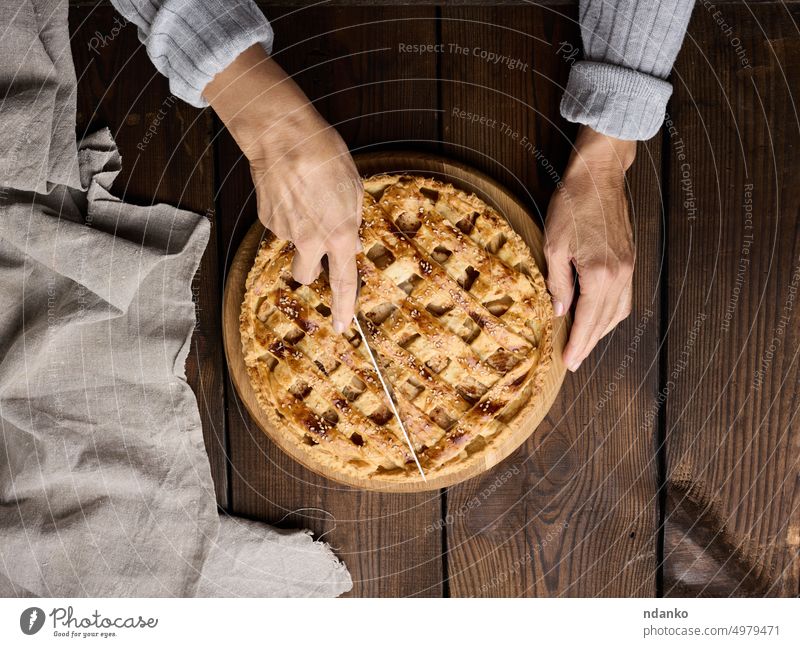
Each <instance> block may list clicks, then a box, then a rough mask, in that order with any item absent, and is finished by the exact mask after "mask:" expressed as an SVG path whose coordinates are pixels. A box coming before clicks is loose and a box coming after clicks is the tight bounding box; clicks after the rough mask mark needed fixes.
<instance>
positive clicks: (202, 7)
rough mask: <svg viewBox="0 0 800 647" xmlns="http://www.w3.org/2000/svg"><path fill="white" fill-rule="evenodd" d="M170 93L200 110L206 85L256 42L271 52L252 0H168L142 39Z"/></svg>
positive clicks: (265, 23) (268, 30) (268, 36)
mask: <svg viewBox="0 0 800 647" xmlns="http://www.w3.org/2000/svg"><path fill="white" fill-rule="evenodd" d="M145 42H146V44H147V53H148V54H149V56H150V58H151V60H152V61H153V63H154V64H155V66H156V67H157V68H158V70H159V71H160V72H161V73H162V74H164V75H165V76H167V77H169V88H170V91H171V92H172V93H173V94H174V95H175V96H177V97H179V98H180V99H183V100H184V101H186V102H187V103H189V104H191V105H193V106H196V107H198V108H203V107H205V106H207V105H208V102H207V101H206V100H205V99H204V98H203V90H204V89H205V87H206V85H208V83H209V82H210V81H211V79H213V78H214V76H216V75H217V74H218V73H219V72H221V71H222V70H224V69H225V68H226V67H228V65H230V64H231V63H232V62H233V60H234V59H235V58H236V57H237V56H239V54H241V53H242V52H243V51H244V50H246V49H247V48H248V47H250V46H252V45H255V44H256V43H260V44H261V46H262V47H263V48H264V50H265V51H266V52H267V54H270V53H272V42H273V33H272V27H270V24H269V22H268V21H267V19H266V18H265V17H264V14H263V13H261V11H260V10H259V8H258V7H257V6H256V4H255V3H254V2H252V0H240V1H239V2H236V3H226V2H225V1H224V0H189V1H187V0H167V1H166V2H164V4H163V5H162V7H161V9H160V10H159V11H158V13H157V14H156V17H155V20H154V21H153V24H152V25H151V29H150V33H149V35H148V36H147V38H146V40H145Z"/></svg>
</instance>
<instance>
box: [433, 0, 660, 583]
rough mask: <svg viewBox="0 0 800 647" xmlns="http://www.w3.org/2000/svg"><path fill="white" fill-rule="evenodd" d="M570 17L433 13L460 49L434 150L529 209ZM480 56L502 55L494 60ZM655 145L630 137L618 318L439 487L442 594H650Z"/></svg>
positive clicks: (558, 141)
mask: <svg viewBox="0 0 800 647" xmlns="http://www.w3.org/2000/svg"><path fill="white" fill-rule="evenodd" d="M573 19H574V15H573V14H568V15H566V16H562V15H557V14H554V13H553V12H552V11H551V10H549V9H545V8H541V7H528V8H519V9H513V10H511V9H508V10H502V11H501V10H497V9H482V10H477V9H458V10H456V9H444V10H443V11H442V20H443V22H442V42H444V43H455V44H459V45H461V46H463V47H467V46H468V47H470V52H469V53H465V52H462V51H460V50H458V49H456V48H453V50H452V51H449V52H447V53H444V54H442V63H441V65H442V77H443V87H442V97H443V98H442V109H443V120H444V121H443V125H444V138H445V141H446V144H447V145H446V149H447V151H448V152H449V153H450V154H452V155H453V156H456V157H459V158H461V159H463V160H465V161H468V162H470V163H471V164H474V165H475V166H477V167H479V168H481V169H483V170H485V171H486V172H488V173H490V174H491V175H493V176H494V177H496V178H498V179H499V180H501V181H503V182H505V184H506V185H507V186H508V187H510V188H511V189H512V190H513V191H515V192H516V193H517V194H518V195H519V197H520V198H521V199H523V200H525V201H526V202H527V203H528V204H529V205H531V207H532V208H534V209H536V208H537V207H538V208H539V209H540V210H541V214H542V216H543V215H544V210H545V208H546V205H547V200H548V197H549V195H550V193H551V191H552V190H553V186H554V183H555V182H556V181H557V179H558V174H559V173H560V172H561V171H562V170H563V167H564V164H565V162H566V159H567V157H568V155H569V151H570V140H571V137H572V135H573V134H574V132H575V129H574V128H573V127H571V126H569V125H566V124H564V123H563V121H562V120H561V119H560V118H558V116H557V115H558V103H559V101H560V98H561V91H562V87H563V85H564V84H565V82H566V76H567V74H568V62H569V50H567V49H564V48H562V52H561V53H559V52H558V50H559V48H560V47H561V45H560V44H561V43H562V42H564V41H566V42H568V43H570V44H571V45H572V47H577V46H578V45H579V43H580V40H579V35H578V33H577V30H576V26H575V24H574V22H573V21H572V20H573ZM476 48H477V49H476ZM476 52H477V54H476ZM480 52H486V53H494V54H496V55H498V56H507V57H509V58H508V59H507V61H508V63H509V66H506V67H503V66H501V65H494V64H491V63H488V62H487V60H488V59H485V58H482V55H481V53H480ZM514 61H520V62H521V65H519V64H516V63H514ZM526 64H527V67H523V66H524V65H526ZM455 108H458V109H459V110H461V111H467V112H470V113H474V114H478V115H479V116H486V117H487V118H488V119H490V120H492V119H493V120H494V125H492V124H488V125H487V124H486V123H484V125H481V124H480V122H478V123H475V122H473V121H471V120H470V119H465V118H463V117H461V116H460V114H461V113H454V109H455ZM479 118H480V117H479ZM551 120H552V121H551ZM502 124H505V125H507V127H508V128H504V127H503V125H502ZM512 133H517V135H516V137H515V136H514V135H513V134H512ZM523 136H524V137H527V138H528V140H529V141H530V143H531V147H528V146H526V144H525V143H524V142H522V140H521V138H522V137H523ZM660 155H661V150H660V143H659V141H658V140H655V141H653V142H650V143H649V144H648V145H642V146H640V150H639V159H638V161H637V162H636V165H635V170H634V171H633V172H632V173H631V175H630V189H631V197H632V203H633V221H634V227H635V232H636V239H637V246H638V250H639V251H638V259H639V260H638V261H637V263H638V267H637V270H636V277H635V297H634V300H635V306H634V312H633V314H632V315H631V317H630V318H629V319H628V320H627V321H626V322H624V323H623V324H622V325H621V326H620V327H619V328H618V329H617V330H616V331H615V332H614V334H613V336H611V337H610V339H608V340H606V341H604V342H602V343H601V344H600V346H599V347H598V349H597V350H595V352H594V353H593V354H592V356H591V357H590V358H589V359H588V360H587V361H586V362H584V365H583V366H582V367H581V369H580V372H579V373H578V374H577V375H572V374H568V377H567V379H566V381H565V384H564V387H563V389H562V393H561V396H560V398H559V399H557V401H556V404H555V405H554V407H553V408H552V409H551V411H550V414H549V415H548V416H547V418H546V419H545V421H544V422H543V423H542V424H541V425H540V426H539V428H538V429H537V430H536V431H535V433H534V434H533V435H532V437H531V438H530V440H529V441H528V442H527V443H526V444H525V445H524V446H523V447H522V448H521V449H520V451H518V452H517V454H515V455H513V456H512V457H511V458H509V459H507V460H506V461H505V462H504V463H501V464H500V465H499V466H497V467H496V468H495V469H494V470H493V471H491V472H489V473H487V474H486V475H485V476H484V477H483V478H480V479H475V480H473V481H470V482H468V483H466V484H464V485H462V486H458V487H454V488H450V489H449V490H448V492H447V511H446V513H447V514H446V516H445V522H446V529H447V550H448V566H449V578H450V592H451V593H452V594H453V595H456V596H468V595H480V596H498V595H500V596H521V595H526V596H556V595H559V596H561V595H567V596H596V595H602V596H627V595H644V596H646V595H652V594H654V592H655V547H656V544H657V542H656V533H657V514H656V497H655V493H656V464H655V460H654V458H653V453H654V452H653V449H654V442H653V440H654V436H655V425H654V424H653V421H652V420H649V419H648V418H647V413H648V410H649V408H650V407H651V404H652V402H653V399H654V396H655V393H656V391H657V388H658V387H657V371H656V366H657V361H656V359H655V358H656V357H657V347H658V317H659V288H658V269H659V249H660V244H661V241H660V227H659V222H658V214H659V213H660V196H659V178H660V171H661V162H660Z"/></svg>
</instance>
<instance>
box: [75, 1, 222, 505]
mask: <svg viewBox="0 0 800 647" xmlns="http://www.w3.org/2000/svg"><path fill="white" fill-rule="evenodd" d="M116 16H117V14H116V13H115V12H114V11H113V9H111V8H109V7H97V8H95V7H88V8H80V9H71V10H70V28H71V29H70V31H71V34H72V49H73V57H74V60H75V68H76V71H77V75H78V79H79V83H78V120H77V121H78V123H77V128H78V136H79V137H80V136H82V135H83V134H85V133H91V132H94V131H95V130H97V129H98V128H100V127H102V126H107V127H109V128H110V129H111V133H112V134H113V136H114V139H115V140H116V142H117V145H118V147H119V150H120V152H121V154H122V159H123V168H122V172H121V173H120V174H119V176H118V177H117V180H116V183H115V186H114V192H115V194H116V195H118V196H119V197H121V198H123V199H125V200H129V201H131V202H136V203H139V204H150V203H154V202H166V203H169V204H173V205H176V206H179V207H182V208H184V209H190V210H192V211H197V212H200V213H203V212H205V213H206V215H207V216H208V218H209V219H210V220H211V223H212V226H213V225H214V224H215V220H216V219H215V216H214V212H213V206H214V201H213V186H214V167H213V160H212V154H211V149H210V141H211V115H210V113H209V112H208V111H199V110H197V109H195V108H192V107H191V106H188V105H187V104H185V103H183V102H182V101H180V100H179V99H177V98H176V97H174V96H172V95H170V93H169V88H168V85H167V81H166V79H165V78H164V77H162V76H161V75H160V74H158V73H157V72H156V70H155V68H154V67H153V65H152V64H151V63H150V61H149V59H148V58H147V54H146V53H145V50H144V48H143V46H142V45H141V44H140V43H139V40H138V38H137V36H136V29H135V28H134V27H133V26H132V25H129V26H127V27H125V28H124V29H122V30H119V29H118V27H117V26H116V24H115V22H114V19H115V17H116ZM101 37H102V38H101ZM93 39H94V40H93ZM90 46H93V48H92V49H90ZM192 291H193V293H194V296H195V301H196V304H197V319H198V323H197V327H196V329H195V333H194V336H193V338H192V347H191V350H190V352H189V357H188V358H187V361H186V378H187V380H188V381H189V384H190V385H191V387H192V389H193V390H194V392H195V394H196V396H197V399H198V404H199V407H200V417H201V420H202V423H203V435H204V439H205V442H206V448H207V450H208V453H209V459H210V461H211V472H212V475H213V477H214V484H215V488H216V496H217V501H218V502H219V503H220V505H226V502H227V498H228V495H227V477H226V471H227V470H226V464H225V420H224V415H223V411H224V398H223V380H222V367H223V360H222V344H221V335H220V323H219V311H220V297H221V293H220V285H219V269H218V254H217V245H216V235H215V233H214V232H213V230H212V236H211V240H210V242H209V244H208V247H207V248H206V251H205V253H204V255H203V258H202V261H201V263H200V267H199V269H198V273H197V275H196V277H195V281H194V284H193V287H192Z"/></svg>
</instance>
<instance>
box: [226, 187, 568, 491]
mask: <svg viewBox="0 0 800 647" xmlns="http://www.w3.org/2000/svg"><path fill="white" fill-rule="evenodd" d="M361 239H362V242H363V244H364V253H363V254H360V255H359V257H358V266H359V273H360V276H361V280H362V286H361V296H360V299H359V307H360V311H359V315H358V316H359V319H360V321H361V324H362V327H363V328H364V330H365V333H366V334H367V337H368V338H369V339H370V346H371V347H372V349H373V351H375V353H376V357H377V359H378V362H379V364H380V365H381V369H382V371H383V372H384V375H385V377H386V378H387V380H388V381H389V382H390V383H391V384H392V385H393V389H394V394H395V399H396V401H397V404H398V409H399V411H400V415H401V416H402V418H403V422H404V423H405V425H406V428H407V430H408V432H409V435H410V437H411V440H412V442H413V444H414V448H415V450H416V452H417V455H418V456H419V460H420V463H421V464H422V467H423V469H424V470H425V472H426V474H427V475H428V476H429V478H430V477H431V476H437V475H443V474H445V473H451V472H453V471H454V470H459V469H462V468H464V467H465V463H468V462H472V461H475V460H479V459H480V458H481V456H482V455H483V453H484V452H487V451H491V449H492V446H493V445H494V444H495V443H497V441H498V439H499V438H501V437H502V435H503V434H505V433H507V432H508V430H509V425H513V424H515V421H516V422H517V423H520V422H522V420H524V418H525V411H526V409H527V408H528V407H530V406H531V405H532V403H533V402H534V401H535V399H536V397H537V395H538V393H539V392H540V390H541V385H542V381H543V378H544V375H545V374H546V372H547V370H548V368H549V364H550V357H551V350H552V334H553V329H552V317H553V312H552V308H551V304H550V298H549V297H548V294H547V291H546V289H545V285H544V281H543V279H542V275H541V274H540V272H539V270H538V269H537V267H536V263H535V262H534V260H533V258H532V256H531V253H530V250H529V249H528V248H527V246H526V245H525V243H524V242H523V241H522V239H521V238H520V237H519V236H518V235H517V234H516V233H515V232H514V231H513V230H512V229H511V227H510V226H509V225H508V223H507V222H506V220H505V219H504V218H503V217H502V216H501V215H500V214H498V213H497V212H496V211H495V210H494V209H492V208H491V207H489V206H488V205H486V204H485V203H484V202H482V201H481V200H480V199H478V198H477V197H476V196H475V195H468V194H466V193H464V192H462V191H460V190H458V189H455V188H454V187H453V186H451V185H449V184H443V183H441V182H438V181H436V180H432V179H425V178H421V177H413V176H406V175H403V176H397V175H380V176H374V177H372V178H369V179H368V180H366V181H365V193H364V211H363V224H362V227H361ZM293 254H294V247H293V246H292V244H291V243H287V242H284V241H280V240H278V239H276V238H274V237H272V236H270V235H269V234H268V237H267V238H266V239H265V240H264V241H263V242H262V243H261V246H260V248H259V251H258V255H257V257H256V261H255V264H254V265H253V268H252V270H251V271H250V274H249V276H248V278H247V283H246V294H245V298H244V302H243V303H242V312H241V318H240V324H241V338H242V348H243V352H244V357H245V363H246V365H247V370H248V373H249V376H250V381H251V383H252V385H253V388H254V389H255V391H256V394H257V397H258V401H259V404H260V406H261V407H262V408H263V410H264V411H265V412H266V414H267V416H268V418H269V419H270V421H271V422H272V424H273V426H274V430H275V432H276V433H279V434H283V435H284V436H286V437H287V438H288V439H290V441H291V442H292V443H294V444H295V445H296V446H297V447H298V448H300V450H301V451H302V452H305V453H307V454H308V458H309V463H310V464H312V465H313V464H318V465H324V466H326V467H328V468H329V469H332V470H334V471H336V472H340V473H342V474H343V475H345V474H346V475H350V476H357V477H361V478H369V479H378V480H386V481H397V480H417V479H421V477H420V476H419V473H418V472H417V469H416V467H415V465H414V462H413V458H412V456H411V455H410V452H409V450H408V446H407V444H406V443H405V441H404V439H403V435H402V431H401V430H400V428H399V425H398V424H397V421H396V420H395V419H394V417H393V416H392V414H391V411H390V409H389V407H388V406H387V403H386V400H385V396H384V394H383V390H382V389H381V386H380V383H379V381H378V379H377V376H376V375H375V373H374V371H373V369H372V365H371V363H370V360H369V357H368V355H367V353H366V350H365V349H364V348H362V343H361V338H360V337H359V335H358V332H357V331H356V329H355V327H354V326H351V327H350V329H349V330H347V331H346V332H345V333H344V334H336V333H334V332H333V328H332V326H331V320H330V317H329V314H330V305H331V304H330V290H329V287H328V283H327V277H325V276H324V275H323V276H321V277H320V278H318V279H317V280H316V281H315V282H314V283H312V284H311V285H308V286H304V285H300V284H298V283H297V282H295V281H294V280H293V279H292V277H291V272H290V268H291V261H292V256H293Z"/></svg>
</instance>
